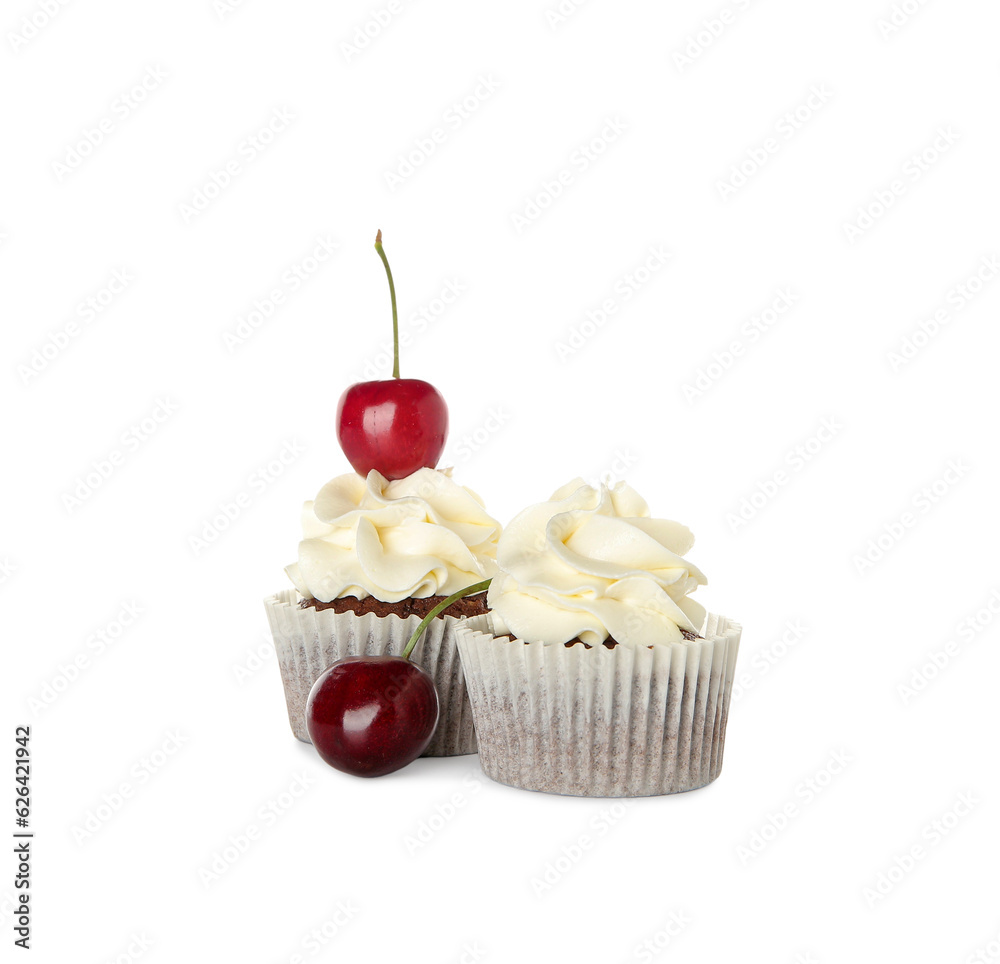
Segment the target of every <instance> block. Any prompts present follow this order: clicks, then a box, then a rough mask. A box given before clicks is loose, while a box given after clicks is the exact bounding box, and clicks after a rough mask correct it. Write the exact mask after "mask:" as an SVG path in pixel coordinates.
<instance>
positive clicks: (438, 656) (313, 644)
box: [264, 589, 476, 756]
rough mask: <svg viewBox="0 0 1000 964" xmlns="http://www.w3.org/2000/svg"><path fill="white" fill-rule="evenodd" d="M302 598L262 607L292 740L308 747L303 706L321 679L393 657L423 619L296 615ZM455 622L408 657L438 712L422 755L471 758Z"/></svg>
mask: <svg viewBox="0 0 1000 964" xmlns="http://www.w3.org/2000/svg"><path fill="white" fill-rule="evenodd" d="M300 598H301V597H300V596H299V595H298V593H297V592H296V591H295V590H294V589H287V590H284V591H283V592H279V593H275V595H273V596H269V597H268V598H267V599H265V600H264V605H265V607H266V609H267V618H268V621H269V622H270V624H271V634H272V636H273V637H274V648H275V650H276V652H277V656H278V665H279V666H280V668H281V681H282V683H283V684H284V688H285V702H286V704H287V706H288V722H289V723H290V724H291V726H292V732H293V733H294V734H295V736H296V738H297V739H299V740H302V741H303V742H304V743H309V742H311V741H310V740H309V734H308V732H307V731H306V724H305V708H306V699H307V697H308V696H309V690H310V689H312V685H313V683H315V682H316V680H317V678H318V677H319V676H320V674H322V672H323V671H324V670H325V669H326V668H327V667H328V666H330V665H331V664H332V663H335V662H336V661H337V660H338V659H341V658H343V657H344V656H361V655H374V654H382V653H389V654H393V655H397V656H398V655H399V654H400V653H401V652H402V651H403V648H404V647H405V646H406V643H407V642H408V641H409V638H410V636H411V635H412V634H413V631H414V630H415V629H416V628H417V626H419V625H420V617H419V616H408V617H407V618H405V619H401V618H400V617H399V616H376V615H375V614H374V613H368V614H366V615H363V616H358V615H355V614H354V613H335V612H334V611H333V610H332V609H323V610H319V611H317V610H316V609H311V608H307V609H299V605H298V603H299V599H300ZM460 621H461V620H458V619H456V618H455V617H453V616H443V617H440V618H437V619H434V620H432V621H431V624H430V625H429V626H428V627H427V631H426V632H425V633H424V636H423V639H421V641H420V642H418V643H417V645H416V647H415V648H414V650H413V653H412V655H411V657H410V658H411V659H412V660H413V662H415V663H416V664H417V665H418V666H420V667H421V668H422V669H424V670H426V672H427V673H429V674H430V677H431V679H433V680H434V685H435V687H436V688H437V693H438V699H439V701H440V705H441V714H440V717H439V719H438V725H437V729H436V730H435V731H434V736H433V737H432V738H431V742H430V745H429V746H428V747H427V750H426V752H425V753H424V756H459V755H461V754H464V753H475V752H476V732H475V729H474V727H473V723H472V709H471V707H470V706H469V698H468V695H467V693H466V689H465V679H464V677H463V675H462V666H461V662H460V661H459V658H458V649H457V646H456V643H455V633H454V630H455V626H456V625H457V624H458V623H459V622H460Z"/></svg>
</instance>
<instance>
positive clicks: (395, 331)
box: [375, 228, 399, 378]
mask: <svg viewBox="0 0 1000 964" xmlns="http://www.w3.org/2000/svg"><path fill="white" fill-rule="evenodd" d="M375 250H376V251H377V252H378V256H379V257H380V258H381V259H382V264H384V265H385V274H386V277H387V278H388V279H389V297H390V298H392V377H393V378H399V316H398V315H397V314H396V286H395V285H394V284H393V283H392V271H391V270H390V269H389V261H388V259H387V258H386V256H385V252H384V251H383V250H382V229H381V228H379V232H378V234H376V235H375Z"/></svg>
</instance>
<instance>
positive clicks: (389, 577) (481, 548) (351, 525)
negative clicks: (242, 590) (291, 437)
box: [285, 469, 500, 603]
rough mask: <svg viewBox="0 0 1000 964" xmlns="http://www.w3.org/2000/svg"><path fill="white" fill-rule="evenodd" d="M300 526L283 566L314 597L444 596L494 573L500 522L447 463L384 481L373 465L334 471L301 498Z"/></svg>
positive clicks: (393, 598) (397, 598)
mask: <svg viewBox="0 0 1000 964" xmlns="http://www.w3.org/2000/svg"><path fill="white" fill-rule="evenodd" d="M302 529H303V535H304V538H303V539H302V541H301V542H300V543H299V560H298V562H296V563H293V564H292V565H290V566H287V567H286V569H285V572H287V573H288V576H289V578H290V579H291V580H292V582H293V583H294V584H295V588H296V589H297V590H298V591H299V592H300V593H301V594H302V595H303V596H306V597H314V598H316V599H318V600H320V601H321V602H330V601H331V600H332V599H337V598H339V597H340V596H356V597H357V598H359V599H364V598H366V597H367V596H374V597H375V598H376V599H380V600H381V601H382V602H388V603H393V602H399V601H400V600H401V599H407V598H410V597H416V598H421V597H424V596H439V595H440V596H448V595H451V593H453V592H457V591H458V590H459V589H464V588H465V587H466V586H471V585H472V584H473V583H477V582H480V581H482V580H483V579H487V578H489V577H490V576H492V575H493V574H494V573H495V572H496V549H497V538H498V536H499V534H500V523H499V522H497V521H496V519H493V518H492V517H491V516H489V515H488V514H487V512H486V510H485V508H484V507H483V502H482V499H480V498H479V496H478V495H476V493H475V492H473V491H472V490H471V489H467V488H465V487H464V486H461V485H458V484H457V483H455V482H453V481H452V479H451V474H450V470H445V471H438V470H437V469H420V470H419V471H417V472H414V473H413V474H412V475H409V476H407V477H406V478H404V479H394V480H393V481H391V482H390V481H388V480H387V479H385V478H384V477H383V476H382V475H380V474H379V473H378V472H377V471H375V470H374V469H373V470H372V471H371V472H369V473H368V478H367V479H365V478H362V477H361V476H360V475H357V474H356V473H353V472H352V473H349V474H348V475H341V476H338V477H337V478H335V479H333V480H331V481H330V482H327V484H326V485H324V486H323V488H322V489H320V491H319V494H318V495H317V496H316V498H315V499H314V500H313V501H312V502H306V503H305V505H304V506H303V508H302Z"/></svg>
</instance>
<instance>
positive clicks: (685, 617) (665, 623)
mask: <svg viewBox="0 0 1000 964" xmlns="http://www.w3.org/2000/svg"><path fill="white" fill-rule="evenodd" d="M693 544H694V536H693V535H692V534H691V531H690V530H689V529H688V528H687V527H686V526H683V525H681V524H680V523H678V522H669V521H667V520H665V519H651V518H650V516H649V506H648V505H646V502H645V501H644V500H643V499H642V498H641V497H640V496H639V495H638V493H637V492H636V491H635V490H634V489H632V488H631V487H629V486H628V485H626V484H625V483H624V482H619V483H618V484H617V485H616V486H614V488H610V489H609V488H608V487H607V486H605V485H602V486H601V487H600V488H599V489H595V488H594V487H593V486H590V485H587V484H586V483H585V482H583V480H582V479H574V480H573V481H572V482H570V483H569V484H567V485H565V486H563V487H562V488H561V489H559V490H558V491H556V492H555V493H554V494H553V495H552V498H551V499H550V500H549V501H548V502H543V503H541V504H539V505H535V506H531V507H530V508H528V509H525V510H524V511H523V512H521V513H520V514H519V515H517V516H515V518H514V520H513V521H512V522H511V523H510V525H509V526H507V528H506V529H505V530H504V532H503V535H502V536H501V537H500V541H499V545H498V547H497V562H498V563H499V566H500V574H499V575H497V576H496V577H494V579H493V582H492V584H491V586H490V590H489V596H488V601H489V605H490V607H491V609H492V610H493V625H494V632H495V633H496V634H497V635H502V634H504V633H508V632H509V633H512V634H513V635H515V636H517V637H518V638H520V639H523V640H525V641H527V642H537V643H549V644H556V643H565V642H569V640H571V639H577V638H578V639H580V640H582V641H583V642H585V643H588V644H590V645H592V646H593V645H596V644H598V643H601V642H603V641H604V640H605V639H607V638H608V637H609V636H610V637H613V638H614V639H615V640H617V641H618V642H619V643H624V644H627V645H634V646H645V645H655V644H657V643H668V642H674V641H677V640H681V639H683V638H685V637H684V631H687V632H688V633H698V632H699V631H700V629H701V627H702V625H703V623H704V620H705V610H704V609H703V608H702V607H701V606H700V605H699V604H698V603H696V602H695V601H694V600H692V599H691V598H689V595H688V594H689V593H690V592H692V591H693V590H694V589H695V588H696V587H697V586H699V585H704V584H705V582H706V580H705V577H704V576H703V575H702V574H701V572H700V571H699V570H698V569H697V568H695V566H693V565H692V564H691V563H690V562H688V561H687V560H686V559H684V558H683V555H684V553H686V552H688V551H689V550H690V548H691V546H692V545H693Z"/></svg>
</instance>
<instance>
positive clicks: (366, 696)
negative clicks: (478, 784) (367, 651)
mask: <svg viewBox="0 0 1000 964" xmlns="http://www.w3.org/2000/svg"><path fill="white" fill-rule="evenodd" d="M489 584H490V580H489V579H486V580H484V581H483V582H478V583H476V584H475V585H474V586H467V587H466V588H465V589H460V590H459V591H458V592H456V593H453V594H452V595H450V596H448V598H447V599H444V600H442V601H441V602H439V603H438V604H437V605H436V606H435V607H434V608H433V609H432V610H431V611H430V612H429V613H428V614H427V615H426V616H425V617H424V618H423V619H422V620H421V621H420V625H419V626H417V628H416V630H415V631H414V633H413V635H412V636H411V637H410V639H409V641H408V642H407V644H406V647H405V649H404V650H403V652H402V654H400V655H399V656H389V655H377V656H345V657H344V658H343V659H339V660H337V662H336V663H334V664H333V665H332V666H330V667H329V668H328V669H327V670H325V671H324V672H323V674H322V675H321V676H320V677H319V679H318V680H316V682H315V683H313V687H312V689H311V690H310V691H309V698H308V699H307V700H306V713H305V716H306V729H307V730H308V731H309V738H310V739H311V740H312V742H313V746H315V747H316V750H317V752H318V753H319V755H320V756H321V757H322V758H323V759H324V760H325V761H326V762H327V763H329V764H330V766H332V767H334V768H336V769H337V770H342V771H343V772H344V773H350V774H352V775H353V776H357V777H381V776H384V775H385V774H387V773H392V772H393V770H398V769H400V767H405V766H406V764H407V763H412V762H413V761H414V760H415V759H416V758H417V757H418V756H420V754H421V753H423V752H424V750H426V749H427V744H428V743H430V741H431V737H432V736H433V735H434V729H435V727H436V726H437V722H438V712H439V706H438V695H437V690H435V688H434V681H433V680H432V679H431V678H430V676H428V675H427V673H425V672H424V671H423V670H422V669H421V668H420V667H419V666H417V665H416V664H415V663H412V662H411V661H410V653H412V652H413V647H414V646H416V645H417V641H418V640H419V639H420V637H421V636H422V635H423V633H424V630H425V629H426V628H427V626H428V625H429V624H430V621H431V620H432V619H434V618H435V617H436V616H438V615H439V614H440V613H442V612H444V610H445V609H447V608H448V607H449V606H450V605H451V604H452V603H453V602H455V601H456V600H458V599H461V598H463V597H464V596H469V595H471V594H472V593H477V592H483V590H485V589H487V588H489ZM386 618H391V617H386Z"/></svg>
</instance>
